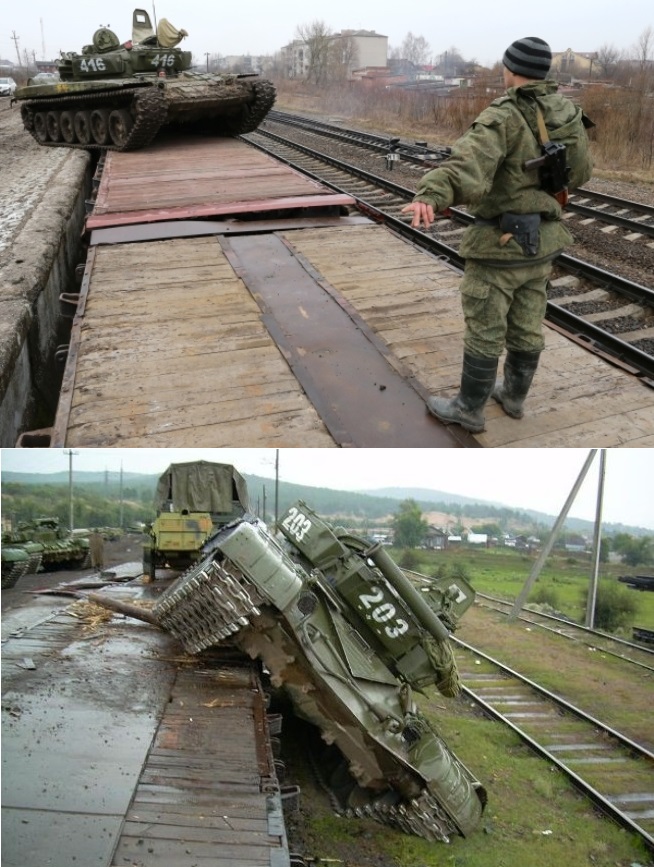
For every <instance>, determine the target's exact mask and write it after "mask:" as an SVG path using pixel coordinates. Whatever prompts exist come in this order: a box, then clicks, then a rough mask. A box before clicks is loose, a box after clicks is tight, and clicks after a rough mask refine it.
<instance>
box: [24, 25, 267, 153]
mask: <svg viewBox="0 0 654 867" xmlns="http://www.w3.org/2000/svg"><path fill="white" fill-rule="evenodd" d="M186 36H188V33H187V32H186V31H185V30H177V29H176V28H175V27H173V26H172V25H171V24H170V23H169V22H168V21H167V20H166V19H165V18H164V19H162V20H161V21H160V22H159V24H158V26H157V28H156V31H155V29H154V28H153V27H152V24H151V21H150V16H149V15H148V13H147V12H146V11H145V10H144V9H135V10H134V15H133V21H132V39H131V40H129V41H127V42H123V43H121V42H120V40H119V39H118V37H117V36H116V34H115V33H114V32H113V31H112V30H109V28H107V27H101V28H100V29H99V30H97V31H96V32H95V34H94V36H93V40H92V43H91V44H90V45H86V46H84V48H83V49H82V51H81V53H79V54H78V53H77V52H74V51H69V52H62V54H61V57H60V59H59V61H58V64H57V72H58V74H59V80H58V81H54V82H47V83H40V82H39V83H37V82H34V83H31V80H30V82H28V84H27V85H26V86H25V87H20V88H18V89H17V90H16V93H15V95H14V99H15V100H17V101H19V102H20V103H21V113H22V118H23V124H24V126H25V129H26V130H28V132H30V133H31V134H32V136H33V137H34V138H35V139H36V141H37V142H38V143H39V144H42V145H46V146H49V147H78V148H86V149H91V150H92V149H105V150H106V149H110V150H121V151H122V150H135V149H137V148H140V147H144V146H145V145H147V144H149V142H151V141H152V140H153V139H154V137H155V136H156V135H157V133H158V131H159V130H160V129H161V128H162V127H164V126H166V125H178V124H182V125H184V126H185V128H186V129H189V130H195V131H199V132H202V133H203V134H207V135H223V136H225V135H226V136H232V135H240V134H242V133H246V132H251V131H252V130H254V129H256V128H257V126H258V125H259V124H260V123H261V121H262V120H263V118H264V117H265V116H266V114H267V113H268V112H269V111H270V109H271V108H272V106H273V104H274V101H275V88H274V86H273V84H272V83H271V82H270V81H267V80H265V79H262V78H260V77H259V76H258V75H255V74H254V73H252V74H250V73H241V74H236V73H234V74H231V73H230V74H218V73H202V72H198V71H194V70H192V69H191V63H192V58H191V52H189V51H182V49H181V48H179V47H178V45H179V43H180V42H181V41H182V40H183V39H184V38H185V37H186Z"/></svg>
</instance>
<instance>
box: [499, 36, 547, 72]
mask: <svg viewBox="0 0 654 867" xmlns="http://www.w3.org/2000/svg"><path fill="white" fill-rule="evenodd" d="M502 63H503V64H504V66H506V68H507V69H509V70H510V71H511V72H514V73H515V74H516V75H523V76H524V77H525V78H547V73H548V72H549V71H550V66H551V64H552V50H551V48H550V47H549V45H548V44H547V42H545V40H543V39H539V38H538V37H537V36H525V38H524V39H516V41H515V42H512V43H511V45H509V47H508V48H507V49H506V51H505V52H504V57H503V58H502Z"/></svg>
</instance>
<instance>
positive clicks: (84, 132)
mask: <svg viewBox="0 0 654 867" xmlns="http://www.w3.org/2000/svg"><path fill="white" fill-rule="evenodd" d="M73 127H74V129H75V135H76V136H77V141H78V142H79V143H80V144H83V145H87V144H91V142H92V141H93V135H92V134H91V115H90V113H89V112H88V111H77V112H75V117H74V118H73Z"/></svg>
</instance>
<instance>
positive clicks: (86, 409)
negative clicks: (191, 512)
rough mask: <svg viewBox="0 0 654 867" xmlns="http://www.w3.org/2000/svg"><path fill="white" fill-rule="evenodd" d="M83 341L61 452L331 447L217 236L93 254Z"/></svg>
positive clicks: (118, 248) (136, 246)
mask: <svg viewBox="0 0 654 867" xmlns="http://www.w3.org/2000/svg"><path fill="white" fill-rule="evenodd" d="M180 244H181V245H182V246H181V247H180ZM132 262H133V264H134V270H133V273H134V280H133V281H131V280H130V281H129V282H127V283H121V282H120V281H119V280H117V279H116V275H117V274H119V273H121V274H123V273H125V270H126V266H127V271H128V272H129V266H130V265H131V264H132ZM143 263H145V267H144V266H143ZM137 265H139V267H137ZM195 278H197V279H195ZM80 334H81V343H80V347H79V353H78V358H77V366H76V375H75V389H74V393H73V397H72V401H71V407H70V417H69V422H68V435H67V438H66V442H67V444H68V445H72V446H75V445H86V446H94V445H99V444H101V443H104V444H106V443H107V442H112V443H119V444H121V445H133V446H150V445H153V446H157V445H160V444H166V443H169V442H170V441H171V439H172V442H177V443H183V444H189V445H190V444H193V445H205V446H212V447H213V446H219V445H230V444H231V445H233V444H235V443H237V444H241V445H244V446H251V445H255V444H262V445H263V444H268V443H269V442H278V441H281V442H282V443H283V444H284V445H287V446H291V447H292V446H297V445H302V446H315V447H330V446H333V445H334V443H333V440H332V438H331V437H330V436H329V435H328V434H327V432H326V430H325V428H324V426H323V425H322V423H321V422H320V419H319V418H318V417H317V414H316V412H315V410H314V409H313V407H311V405H310V403H309V401H308V399H307V398H306V396H305V395H304V393H303V392H302V390H301V389H300V388H299V387H298V385H297V382H296V380H295V378H294V377H293V375H292V374H291V372H290V370H289V368H288V366H287V364H286V362H285V361H284V359H283V356H282V355H281V353H280V352H279V350H278V349H277V347H276V346H275V344H274V343H273V341H272V339H271V338H270V336H269V335H268V332H267V331H266V329H265V327H264V326H263V324H262V322H261V317H260V312H259V308H258V306H257V304H256V303H255V301H254V300H253V298H252V296H251V295H250V293H249V292H248V291H247V290H246V288H245V287H244V286H243V284H242V282H241V281H240V279H239V278H238V277H237V276H236V275H235V274H234V272H233V270H232V269H231V267H230V266H229V265H228V263H227V262H226V260H225V258H224V255H223V253H222V250H221V248H220V246H219V244H218V243H217V241H216V240H215V239H214V238H200V239H191V240H188V241H185V242H179V241H159V242H152V243H148V244H139V245H133V246H132V247H127V248H125V247H123V246H121V247H103V248H99V249H98V250H97V251H96V256H95V261H94V267H93V273H92V275H91V290H90V291H89V293H88V300H87V303H86V309H85V313H84V317H83V320H82V325H81V332H80Z"/></svg>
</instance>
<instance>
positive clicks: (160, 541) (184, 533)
mask: <svg viewBox="0 0 654 867" xmlns="http://www.w3.org/2000/svg"><path fill="white" fill-rule="evenodd" d="M155 503H156V506H157V517H156V519H155V521H154V522H153V523H152V525H151V526H150V528H149V531H148V534H147V535H148V539H147V542H146V543H145V544H144V546H143V572H144V573H145V574H146V575H147V576H148V577H149V578H150V580H154V578H155V575H156V569H157V567H163V566H169V567H170V568H171V569H186V568H188V567H189V566H190V565H191V564H192V563H194V562H195V561H196V560H197V558H198V557H199V555H200V550H201V548H202V545H203V543H204V542H205V540H206V539H207V537H208V536H209V535H210V534H211V533H213V531H214V530H215V529H216V527H220V526H223V525H224V524H227V523H229V522H230V521H233V520H234V519H235V518H239V517H241V516H242V515H243V514H244V513H245V512H246V511H247V510H248V509H249V499H248V492H247V486H246V484H245V479H244V478H243V477H242V476H241V475H240V474H239V473H238V472H237V471H236V470H235V469H234V467H233V466H232V465H231V464H216V463H212V462H211V461H191V462H189V463H181V464H170V466H169V467H168V469H167V470H166V471H165V472H164V473H162V475H161V476H160V477H159V481H158V483H157V490H156V493H155Z"/></svg>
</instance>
